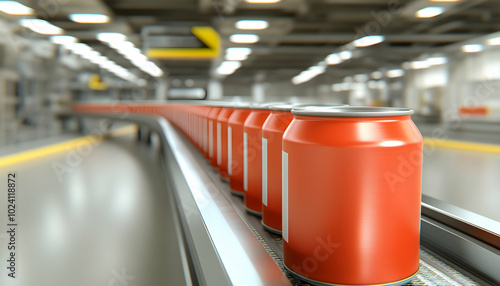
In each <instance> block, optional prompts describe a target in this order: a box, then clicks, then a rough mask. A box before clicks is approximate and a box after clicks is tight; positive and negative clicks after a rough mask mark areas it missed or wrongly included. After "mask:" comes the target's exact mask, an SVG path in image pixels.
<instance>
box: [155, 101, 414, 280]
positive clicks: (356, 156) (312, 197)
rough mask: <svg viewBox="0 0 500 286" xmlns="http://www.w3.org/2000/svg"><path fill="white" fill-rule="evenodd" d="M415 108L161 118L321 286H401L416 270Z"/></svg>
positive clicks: (169, 111)
mask: <svg viewBox="0 0 500 286" xmlns="http://www.w3.org/2000/svg"><path fill="white" fill-rule="evenodd" d="M412 112H413V111H412V110H410V109H404V108H377V107H345V106H344V107H339V106H337V107H324V106H323V107H318V106H316V107H313V106H309V107H303V106H302V107H296V106H291V105H283V104H280V105H251V104H234V103H224V102H218V103H214V102H212V103H210V104H203V105H200V104H192V103H186V104H176V105H168V106H167V107H166V108H162V109H159V111H153V113H158V114H160V115H162V116H165V117H166V118H167V119H168V120H169V121H170V122H172V123H173V124H174V125H175V126H176V127H177V128H178V129H179V130H180V131H181V132H182V133H184V134H185V136H186V137H187V138H189V139H190V140H191V142H192V143H193V144H194V145H195V146H196V147H197V148H198V149H199V150H200V152H201V153H202V154H204V155H205V157H206V158H207V159H208V161H209V162H210V164H211V166H212V167H214V168H216V169H218V170H219V174H220V176H221V178H222V179H223V180H225V181H229V184H230V187H231V189H232V192H233V194H236V195H241V196H243V197H244V201H245V208H246V210H247V211H248V212H249V213H252V214H254V215H257V216H260V215H262V223H263V225H264V227H265V228H266V229H267V230H269V231H272V232H274V233H278V234H281V233H282V235H283V254H284V264H285V267H286V268H287V269H288V270H290V271H291V272H292V273H293V274H294V275H296V276H297V277H299V278H300V279H302V280H306V281H308V282H310V283H312V284H318V285H399V284H404V283H406V282H407V281H408V280H409V279H411V277H413V275H415V274H416V273H417V272H418V267H419V236H420V197H421V193H420V189H421V168H422V137H421V135H420V133H419V132H418V130H417V128H416V127H415V125H414V124H413V122H412V121H411V118H410V115H411V114H412Z"/></svg>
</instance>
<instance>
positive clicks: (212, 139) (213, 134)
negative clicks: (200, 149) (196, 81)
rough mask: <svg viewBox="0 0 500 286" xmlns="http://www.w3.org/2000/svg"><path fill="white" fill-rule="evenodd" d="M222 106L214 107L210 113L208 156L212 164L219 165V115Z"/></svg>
mask: <svg viewBox="0 0 500 286" xmlns="http://www.w3.org/2000/svg"><path fill="white" fill-rule="evenodd" d="M221 110H222V107H214V108H212V110H211V111H210V113H209V114H208V158H209V159H210V162H211V165H212V166H213V167H217V117H218V116H219V114H220V112H221Z"/></svg>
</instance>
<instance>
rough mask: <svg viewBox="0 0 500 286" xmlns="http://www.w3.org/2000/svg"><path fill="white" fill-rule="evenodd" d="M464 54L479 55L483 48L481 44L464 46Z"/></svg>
mask: <svg viewBox="0 0 500 286" xmlns="http://www.w3.org/2000/svg"><path fill="white" fill-rule="evenodd" d="M461 49H462V52H464V53H477V52H480V51H482V50H483V46H482V45H479V44H470V45H463V46H462V47H461Z"/></svg>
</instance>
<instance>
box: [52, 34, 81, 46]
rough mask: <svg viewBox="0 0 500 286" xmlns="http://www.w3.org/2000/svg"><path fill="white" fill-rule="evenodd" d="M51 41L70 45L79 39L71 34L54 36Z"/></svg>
mask: <svg viewBox="0 0 500 286" xmlns="http://www.w3.org/2000/svg"><path fill="white" fill-rule="evenodd" d="M50 41H51V42H52V43H54V44H57V45H63V46H68V45H72V44H74V43H76V42H78V39H77V38H75V37H71V36H52V37H50Z"/></svg>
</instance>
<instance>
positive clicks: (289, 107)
mask: <svg viewBox="0 0 500 286" xmlns="http://www.w3.org/2000/svg"><path fill="white" fill-rule="evenodd" d="M295 107H296V106H295V105H293V104H276V105H271V106H270V107H269V109H270V110H273V111H292V109H294V108H295Z"/></svg>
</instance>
